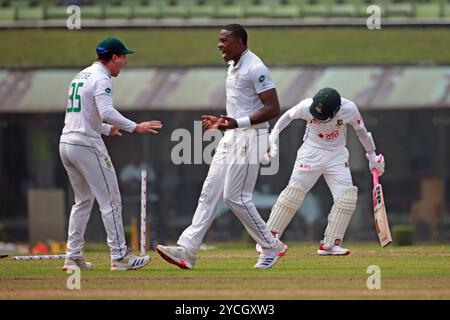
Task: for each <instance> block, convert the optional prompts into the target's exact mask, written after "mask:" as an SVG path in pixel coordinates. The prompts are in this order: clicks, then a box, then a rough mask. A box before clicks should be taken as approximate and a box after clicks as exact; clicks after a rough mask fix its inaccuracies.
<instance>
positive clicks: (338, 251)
mask: <svg viewBox="0 0 450 320" xmlns="http://www.w3.org/2000/svg"><path fill="white" fill-rule="evenodd" d="M317 254H318V255H319V256H346V255H349V254H350V250H348V249H345V248H342V247H341V246H340V245H337V244H335V245H334V246H333V247H332V248H331V249H328V250H327V249H325V248H324V247H323V243H322V242H321V243H320V246H319V250H317Z"/></svg>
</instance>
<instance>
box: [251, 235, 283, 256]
mask: <svg viewBox="0 0 450 320" xmlns="http://www.w3.org/2000/svg"><path fill="white" fill-rule="evenodd" d="M271 232H272V231H271ZM272 234H273V235H274V237H275V238H277V239H279V238H278V233H275V232H272ZM255 247H256V252H258V253H259V254H261V253H263V248H262V247H261V245H260V244H259V243H257V244H256V246H255Z"/></svg>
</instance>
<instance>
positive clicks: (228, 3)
mask: <svg viewBox="0 0 450 320" xmlns="http://www.w3.org/2000/svg"><path fill="white" fill-rule="evenodd" d="M217 1H219V4H218V8H217V11H216V16H215V18H243V17H244V13H245V10H244V9H245V8H244V7H245V6H244V4H243V3H242V2H241V1H238V0H217Z"/></svg>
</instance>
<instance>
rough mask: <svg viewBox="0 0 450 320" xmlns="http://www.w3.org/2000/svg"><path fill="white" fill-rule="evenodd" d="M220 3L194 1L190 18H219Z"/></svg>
mask: <svg viewBox="0 0 450 320" xmlns="http://www.w3.org/2000/svg"><path fill="white" fill-rule="evenodd" d="M218 6H219V2H218V1H211V0H209V1H208V0H194V1H192V2H191V5H190V7H189V10H190V16H191V17H192V18H196V17H208V18H209V17H215V16H217V8H218Z"/></svg>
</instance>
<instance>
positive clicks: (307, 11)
mask: <svg viewBox="0 0 450 320" xmlns="http://www.w3.org/2000/svg"><path fill="white" fill-rule="evenodd" d="M298 1H300V14H301V16H302V17H329V16H330V14H331V6H332V4H333V3H332V0H298Z"/></svg>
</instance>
